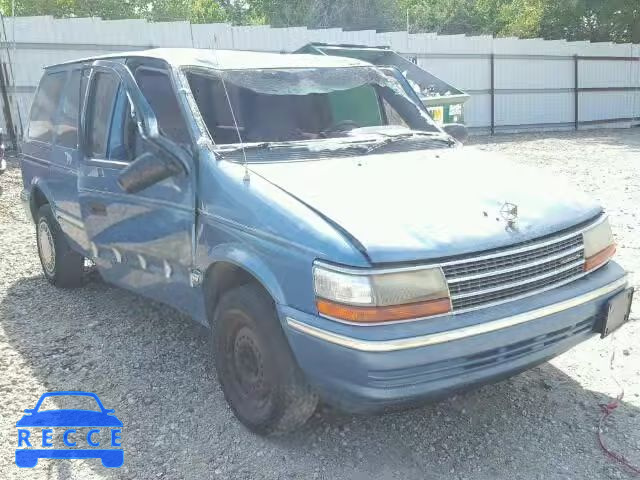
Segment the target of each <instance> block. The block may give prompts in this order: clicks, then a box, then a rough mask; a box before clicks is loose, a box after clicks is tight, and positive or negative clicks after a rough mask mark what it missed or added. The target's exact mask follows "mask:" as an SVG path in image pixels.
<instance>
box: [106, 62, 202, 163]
mask: <svg viewBox="0 0 640 480" xmlns="http://www.w3.org/2000/svg"><path fill="white" fill-rule="evenodd" d="M134 76H135V79H136V82H137V83H138V87H140V91H141V92H142V94H143V95H144V96H145V98H146V99H147V101H148V102H149V105H150V106H151V108H152V109H153V111H154V113H155V115H156V118H157V120H158V129H159V130H160V134H161V135H164V136H166V137H167V138H169V139H171V140H173V141H174V142H176V143H178V144H180V145H184V146H188V145H189V143H190V137H189V132H188V130H187V126H186V123H185V121H184V117H183V115H182V111H181V109H180V105H179V104H178V99H177V97H176V95H175V93H174V91H173V85H172V84H171V80H170V78H169V76H168V74H167V73H166V72H163V71H161V70H156V69H152V68H148V67H140V68H137V69H136V70H135V74H134ZM143 142H144V141H143V140H142V137H141V136H140V133H139V132H138V128H137V125H136V122H135V119H134V118H133V117H132V116H131V105H130V104H129V101H128V98H127V95H126V93H125V92H124V89H122V88H120V90H119V92H118V96H117V99H116V103H115V107H114V114H113V122H112V125H111V136H110V139H109V152H110V154H109V158H110V159H112V160H119V161H124V162H131V161H133V160H134V159H135V158H137V157H138V156H139V155H141V154H142V153H143V152H144V150H143V148H144V145H143Z"/></svg>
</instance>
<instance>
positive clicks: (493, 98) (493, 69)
mask: <svg viewBox="0 0 640 480" xmlns="http://www.w3.org/2000/svg"><path fill="white" fill-rule="evenodd" d="M490 60H491V135H494V134H495V133H496V83H495V80H496V56H495V54H494V53H492V54H491V57H490Z"/></svg>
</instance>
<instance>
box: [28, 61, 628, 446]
mask: <svg viewBox="0 0 640 480" xmlns="http://www.w3.org/2000/svg"><path fill="white" fill-rule="evenodd" d="M447 132H449V133H447ZM462 133H464V128H463V127H460V126H456V125H453V126H445V127H444V129H442V128H440V127H438V126H437V125H436V124H435V123H434V122H433V121H432V120H431V118H430V117H429V115H428V113H427V112H426V110H425V108H424V106H423V105H422V103H421V102H420V100H419V98H418V97H417V96H416V94H415V92H414V91H413V90H412V89H411V87H410V85H408V84H407V81H406V79H405V78H404V77H403V76H402V73H401V72H399V71H398V70H397V69H395V68H391V67H380V66H373V65H370V64H368V63H366V62H362V61H359V60H354V59H349V58H339V57H331V56H309V55H302V54H300V55H290V54H271V53H255V52H246V51H213V50H198V49H154V50H149V51H139V52H133V53H117V54H113V55H108V56H103V57H98V58H89V59H84V60H78V61H73V62H69V63H65V64H60V65H54V66H51V67H48V68H46V69H45V72H44V76H43V77H42V80H41V82H40V86H39V88H38V91H37V93H36V96H35V99H34V102H33V107H32V109H31V115H30V120H29V126H28V131H27V133H26V136H25V138H24V142H23V144H22V155H21V161H22V174H23V180H24V191H23V194H22V197H23V200H24V202H25V203H26V208H27V211H28V212H29V214H30V215H31V216H32V218H33V220H34V222H35V225H36V232H37V236H36V238H37V245H38V252H39V255H40V259H41V262H42V268H43V271H44V275H45V276H46V278H47V279H48V280H49V281H50V282H51V283H52V284H53V285H55V286H57V287H61V288H69V287H78V286H80V285H82V283H83V276H84V272H85V267H86V265H87V264H88V263H90V262H93V263H95V266H96V268H97V270H98V271H99V273H100V275H101V276H102V277H103V278H104V280H105V281H107V282H109V283H112V284H115V285H118V286H120V287H123V288H126V289H129V290H132V291H134V292H138V293H140V294H142V295H144V296H147V297H149V298H152V299H155V300H158V301H161V302H165V303H166V304H168V305H170V306H172V307H174V308H175V309H177V310H179V311H182V312H185V313H186V314H188V315H190V316H192V317H193V318H194V319H195V320H197V321H199V322H201V323H203V324H204V325H207V326H209V327H211V328H210V329H209V331H210V332H211V333H210V337H211V338H210V340H211V341H210V344H211V350H212V353H211V354H212V356H213V359H214V364H215V368H216V370H217V377H218V379H219V381H220V384H221V387H222V391H223V393H224V395H225V398H226V399H227V401H228V403H229V405H230V406H231V408H232V410H233V412H234V413H235V415H236V416H237V417H238V419H239V420H240V421H241V422H242V423H243V424H244V425H246V426H247V427H248V428H250V429H251V430H253V431H255V432H258V433H260V434H271V433H278V432H284V431H288V430H292V429H294V428H295V427H298V426H300V425H302V424H303V423H304V422H305V421H306V420H307V419H308V418H309V417H310V416H311V414H312V413H313V412H314V409H315V408H316V405H317V403H318V401H319V399H322V400H323V401H326V402H328V403H330V404H332V405H335V406H337V407H339V408H342V409H345V410H347V411H352V412H379V411H384V410H387V409H390V408H395V407H399V406H409V405H415V404H419V403H420V402H424V401H427V400H430V399H435V398H438V397H441V396H443V395H448V394H450V393H452V392H455V391H460V390H464V389H468V388H471V387H473V386H477V385H480V384H483V383H487V382H493V381H497V380H499V379H502V378H505V377H507V376H510V375H513V374H515V373H517V372H520V371H522V370H525V369H527V368H530V367H532V366H533V365H536V364H539V363H541V362H544V361H545V360H547V359H549V358H551V357H553V356H555V355H558V354H559V353H561V352H564V351H566V350H567V349H569V348H571V347H572V346H574V345H576V344H577V343H579V342H581V341H583V340H586V339H588V338H591V337H592V336H594V335H596V334H600V335H601V336H605V335H607V334H608V333H610V332H611V331H613V330H614V329H616V328H618V327H619V326H620V325H622V324H623V323H624V322H625V321H627V320H628V317H629V311H630V305H631V298H632V294H633V290H632V289H631V288H630V287H629V286H628V284H627V276H626V273H625V271H624V269H623V268H621V267H620V266H619V265H618V264H617V263H615V262H614V261H612V260H611V257H612V256H613V254H614V251H615V244H614V241H613V237H612V233H611V229H610V226H609V222H608V220H607V216H606V215H605V213H604V212H603V210H602V208H601V207H600V206H599V205H597V204H596V203H593V202H592V201H591V200H589V199H588V198H586V197H585V196H583V195H581V194H579V193H576V192H573V191H572V190H571V189H570V188H568V187H567V186H566V185H564V184H563V183H561V182H560V181H559V180H558V179H555V178H551V177H548V176H545V175H543V174H542V173H540V172H538V171H535V170H528V169H525V168H524V167H521V166H516V165H514V164H511V163H509V162H508V161H504V160H501V159H499V158H496V157H495V155H494V154H493V153H486V152H482V151H479V150H475V149H472V148H468V147H467V148H463V147H462V146H461V144H460V142H459V141H458V140H456V139H455V138H454V137H458V136H459V135H460V134H462Z"/></svg>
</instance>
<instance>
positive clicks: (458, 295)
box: [442, 231, 584, 311]
mask: <svg viewBox="0 0 640 480" xmlns="http://www.w3.org/2000/svg"><path fill="white" fill-rule="evenodd" d="M583 264H584V246H583V241H582V233H581V231H579V232H575V233H573V234H571V233H569V234H565V235H562V236H561V237H559V238H558V239H557V240H553V239H551V240H546V241H539V242H535V243H532V242H529V243H528V244H525V245H524V246H523V245H520V246H517V247H514V248H509V249H504V250H499V251H496V252H493V253H491V254H490V255H485V256H480V257H478V256H475V257H471V258H463V259H460V260H456V261H453V262H449V263H446V264H444V265H443V266H442V270H443V271H444V274H445V277H446V279H447V283H448V284H449V291H450V293H451V302H452V305H453V310H454V311H456V310H457V311H460V310H465V309H471V308H478V307H482V306H486V305H489V304H492V303H497V302H502V301H507V300H509V299H511V298H514V297H519V296H522V295H526V294H529V293H532V292H535V291H537V290H542V289H546V288H551V287H553V286H554V285H559V284H562V283H567V282H568V281H571V279H573V278H577V277H579V276H580V275H581V274H582V273H583Z"/></svg>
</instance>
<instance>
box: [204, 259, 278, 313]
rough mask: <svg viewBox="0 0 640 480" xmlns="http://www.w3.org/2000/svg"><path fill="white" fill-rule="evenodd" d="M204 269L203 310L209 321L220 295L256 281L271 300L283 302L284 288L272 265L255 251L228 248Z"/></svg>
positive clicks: (276, 302) (275, 302)
mask: <svg viewBox="0 0 640 480" xmlns="http://www.w3.org/2000/svg"><path fill="white" fill-rule="evenodd" d="M216 257H217V258H216V259H215V260H213V261H212V262H211V263H210V264H209V266H208V267H207V268H206V270H205V273H204V280H203V288H204V295H205V306H206V314H207V317H208V319H209V321H211V319H212V315H213V312H214V311H215V308H216V305H217V304H218V301H219V300H220V297H221V296H222V295H223V294H224V293H225V292H227V291H229V290H231V289H233V288H235V287H239V286H241V285H245V284H247V283H255V284H256V285H258V286H259V287H260V288H262V289H263V290H264V291H265V292H266V293H267V294H268V295H269V297H271V299H272V300H273V302H274V304H282V303H284V302H285V300H284V292H283V291H282V289H281V287H280V284H279V282H278V281H277V279H276V277H275V275H274V274H273V272H272V271H271V269H270V268H269V267H268V266H267V265H266V264H265V262H264V261H263V260H261V259H260V258H258V257H257V256H256V255H253V254H248V252H246V251H244V250H242V251H239V250H231V251H227V252H226V254H225V255H216Z"/></svg>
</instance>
